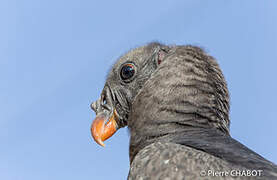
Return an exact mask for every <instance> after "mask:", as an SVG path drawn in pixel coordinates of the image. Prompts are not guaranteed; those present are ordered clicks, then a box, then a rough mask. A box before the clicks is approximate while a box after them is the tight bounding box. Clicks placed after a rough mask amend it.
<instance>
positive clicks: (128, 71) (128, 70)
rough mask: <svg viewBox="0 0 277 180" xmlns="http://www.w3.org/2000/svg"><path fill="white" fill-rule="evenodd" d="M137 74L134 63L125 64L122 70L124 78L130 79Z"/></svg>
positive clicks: (121, 74)
mask: <svg viewBox="0 0 277 180" xmlns="http://www.w3.org/2000/svg"><path fill="white" fill-rule="evenodd" d="M134 74H135V67H134V65H133V64H125V65H124V66H123V67H122V68H121V71H120V76H121V78H122V79H123V80H127V79H130V78H131V77H133V76H134Z"/></svg>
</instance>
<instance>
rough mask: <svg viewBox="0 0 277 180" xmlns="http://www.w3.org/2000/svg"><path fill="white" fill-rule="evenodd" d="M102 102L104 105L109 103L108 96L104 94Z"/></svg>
mask: <svg viewBox="0 0 277 180" xmlns="http://www.w3.org/2000/svg"><path fill="white" fill-rule="evenodd" d="M102 103H103V105H105V104H107V99H106V96H103V98H102Z"/></svg>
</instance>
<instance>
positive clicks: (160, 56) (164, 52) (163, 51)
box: [156, 47, 169, 66]
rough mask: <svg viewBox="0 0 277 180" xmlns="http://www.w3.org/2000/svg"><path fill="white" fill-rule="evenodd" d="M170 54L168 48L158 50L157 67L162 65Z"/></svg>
mask: <svg viewBox="0 0 277 180" xmlns="http://www.w3.org/2000/svg"><path fill="white" fill-rule="evenodd" d="M168 52H169V48H166V47H161V48H160V49H159V50H158V52H157V59H156V62H157V66H158V65H160V64H161V63H162V62H163V61H164V59H165V56H166V55H167V54H168Z"/></svg>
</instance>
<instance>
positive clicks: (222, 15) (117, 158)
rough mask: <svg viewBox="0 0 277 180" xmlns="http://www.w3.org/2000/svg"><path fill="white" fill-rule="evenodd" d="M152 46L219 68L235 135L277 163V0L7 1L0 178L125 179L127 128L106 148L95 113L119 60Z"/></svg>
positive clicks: (0, 56) (0, 54)
mask: <svg viewBox="0 0 277 180" xmlns="http://www.w3.org/2000/svg"><path fill="white" fill-rule="evenodd" d="M153 40H158V41H160V42H162V43H165V44H193V45H198V46H201V47H203V48H205V50H206V51H207V52H208V53H209V54H211V55H212V56H214V57H215V58H216V59H217V60H218V62H219V64H220V66H221V68H222V70H223V73H224V75H225V78H226V80H227V82H228V87H229V90H230V95H231V114H230V116H231V135H232V137H234V138H235V139H237V140H239V141H240V142H242V143H243V144H245V145H246V146H248V147H249V148H251V149H252V150H254V151H256V152H257V153H259V154H261V155H262V156H264V157H265V158H267V159H269V160H271V161H272V162H274V163H275V164H276V163H277V143H276V142H277V141H276V138H277V130H276V127H277V118H276V112H277V108H276V102H277V96H276V92H277V80H276V78H277V70H276V67H277V1H276V0H264V1H261V0H244V1H241V0H236V1H235V0H213V1H204V0H202V1H200V0H185V1H181V0H180V1H177V0H175V1H173V0H164V1H158V0H153V1H147V0H140V1H127V0H125V1H122V0H117V1H107V0H103V1H94V0H80V1H74V0H59V1H56V0H47V1H46V0H45V1H42V0H24V1H20V0H18V1H14V0H6V1H5V0H1V1H0V179H1V180H38V179H39V180H49V179H51V180H61V179H66V180H76V179H81V180H92V179H95V180H96V179H97V180H102V179H126V177H127V174H128V170H129V157H128V143H129V135H128V132H127V129H126V128H124V129H121V130H119V131H118V132H117V133H116V134H115V135H114V136H113V137H112V138H110V139H109V140H108V141H106V147H105V148H102V147H100V146H99V145H97V144H96V143H95V142H94V141H93V140H92V138H91V136H90V124H91V122H92V120H93V119H94V117H95V114H94V113H93V112H92V110H91V109H90V107H89V105H90V103H91V102H92V101H94V100H96V99H97V98H98V97H99V95H100V93H101V90H102V88H103V85H104V82H105V77H106V75H107V73H108V70H109V69H110V67H111V65H112V64H113V63H114V62H115V61H116V59H117V58H118V57H119V56H120V55H122V54H124V53H125V52H127V51H128V50H129V49H131V48H134V47H137V46H140V45H143V44H145V43H147V42H150V41H153Z"/></svg>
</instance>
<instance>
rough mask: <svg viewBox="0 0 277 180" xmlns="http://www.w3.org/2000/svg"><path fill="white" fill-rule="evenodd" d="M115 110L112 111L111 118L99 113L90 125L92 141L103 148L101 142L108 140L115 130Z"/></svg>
mask: <svg viewBox="0 0 277 180" xmlns="http://www.w3.org/2000/svg"><path fill="white" fill-rule="evenodd" d="M117 117H118V115H117V112H116V110H114V111H113V113H112V115H111V117H109V116H108V115H107V114H105V113H100V114H98V115H97V116H96V118H95V119H94V121H93V122H92V125H91V129H90V130H91V135H92V137H93V139H94V141H95V142H96V143H97V144H99V145H101V146H103V147H104V146H105V144H104V143H103V141H105V140H107V139H109V138H110V137H111V136H112V135H113V134H114V133H115V132H116V130H117V127H118V126H117V124H116V121H115V118H117Z"/></svg>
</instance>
